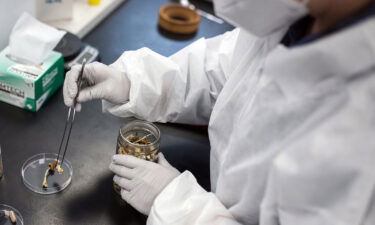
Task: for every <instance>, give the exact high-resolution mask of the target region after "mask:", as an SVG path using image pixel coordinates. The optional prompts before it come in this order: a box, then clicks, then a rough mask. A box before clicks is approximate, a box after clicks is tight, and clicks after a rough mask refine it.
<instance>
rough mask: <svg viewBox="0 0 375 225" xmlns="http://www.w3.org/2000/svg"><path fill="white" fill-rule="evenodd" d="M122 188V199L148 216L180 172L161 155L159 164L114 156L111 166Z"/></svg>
mask: <svg viewBox="0 0 375 225" xmlns="http://www.w3.org/2000/svg"><path fill="white" fill-rule="evenodd" d="M109 168H110V170H112V171H113V172H114V173H115V174H116V175H115V176H114V178H113V181H114V182H115V183H116V184H118V185H119V186H120V187H121V197H122V198H123V199H124V200H125V201H126V202H128V203H129V204H130V205H131V206H133V207H134V208H135V209H137V210H138V211H139V212H141V213H143V214H145V215H148V214H149V213H150V210H151V207H152V204H153V203H154V200H155V198H156V197H157V196H158V195H159V194H160V193H161V191H162V190H163V189H164V188H165V187H166V186H167V185H168V184H169V183H170V182H171V181H172V180H173V179H174V178H176V177H177V176H178V175H180V172H179V171H178V170H177V169H175V168H174V167H173V166H171V165H170V164H169V163H168V161H167V160H166V159H165V158H164V155H163V154H161V153H159V160H158V163H153V162H149V161H146V160H143V159H138V158H136V157H134V156H129V155H114V156H113V158H112V163H111V165H110V166H109Z"/></svg>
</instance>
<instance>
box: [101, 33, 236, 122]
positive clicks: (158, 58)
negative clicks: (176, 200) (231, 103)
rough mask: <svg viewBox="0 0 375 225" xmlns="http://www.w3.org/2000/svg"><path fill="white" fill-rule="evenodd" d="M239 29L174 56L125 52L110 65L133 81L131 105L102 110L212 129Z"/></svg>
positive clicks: (147, 51)
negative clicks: (212, 119) (216, 105)
mask: <svg viewBox="0 0 375 225" xmlns="http://www.w3.org/2000/svg"><path fill="white" fill-rule="evenodd" d="M238 33H239V30H238V29H235V30H233V31H231V32H227V33H225V34H222V35H219V36H216V37H214V38H210V39H207V40H206V39H204V38H201V39H199V40H197V41H196V42H194V43H192V44H191V45H189V46H187V47H186V48H184V49H182V50H180V51H179V52H177V53H176V54H174V55H172V56H170V57H164V56H162V55H159V54H157V53H155V52H153V51H151V50H150V49H148V48H142V49H139V50H137V51H126V52H125V53H123V55H122V56H121V57H120V58H119V59H118V60H117V61H116V62H115V63H113V64H112V65H111V66H112V67H114V68H116V69H118V70H120V71H123V72H125V73H126V75H127V76H128V78H129V80H130V83H131V88H130V96H129V102H127V103H126V104H122V105H113V104H110V103H109V102H106V101H103V111H108V112H110V113H112V114H114V115H116V116H120V117H131V116H134V117H137V118H140V119H144V120H148V121H152V122H178V123H189V124H204V125H206V124H208V119H209V117H210V114H211V111H212V108H213V105H214V104H215V101H216V98H217V96H218V95H219V93H220V91H221V89H222V88H223V86H224V84H225V82H226V80H227V78H228V76H229V74H230V69H231V59H232V54H233V50H234V48H235V44H236V40H237V36H238Z"/></svg>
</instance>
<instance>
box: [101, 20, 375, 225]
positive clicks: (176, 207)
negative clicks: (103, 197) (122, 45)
mask: <svg viewBox="0 0 375 225" xmlns="http://www.w3.org/2000/svg"><path fill="white" fill-rule="evenodd" d="M281 37H282V35H281V34H274V35H272V36H269V37H267V38H263V39H258V38H256V37H254V36H252V35H249V34H247V33H246V32H244V31H240V30H238V29H236V30H234V31H232V32H228V33H226V34H224V35H220V36H217V37H214V38H211V39H207V40H205V39H200V40H198V41H196V42H195V43H193V44H191V45H190V46H188V47H186V48H185V49H183V50H181V51H179V52H177V53H176V54H175V55H172V56H171V57H169V58H168V57H163V56H161V55H158V54H157V53H155V52H152V51H151V50H149V49H147V48H143V49H140V50H138V51H128V52H125V53H124V54H123V55H122V56H121V57H120V58H119V59H118V60H117V61H116V62H115V63H114V64H113V66H114V67H115V68H117V69H119V70H121V71H123V72H126V73H127V75H128V76H129V79H130V81H131V89H130V100H129V102H128V103H127V104H124V105H112V104H109V103H108V102H104V103H103V107H104V110H106V111H109V112H110V113H112V114H114V115H117V116H122V117H127V116H136V117H138V118H142V119H145V120H149V121H158V122H179V123H189V124H209V137H210V143H211V184H212V192H206V191H205V190H204V189H202V188H201V187H200V186H199V185H198V183H197V182H196V180H195V179H194V177H193V175H192V174H191V173H190V172H188V171H185V172H184V173H182V174H181V175H180V176H178V177H177V178H175V179H174V180H173V181H172V182H171V183H170V184H169V185H168V186H167V187H166V188H165V189H164V190H163V191H162V193H161V194H160V195H159V196H158V197H157V198H156V200H155V202H154V205H153V207H152V209H151V213H150V215H149V218H148V221H147V223H148V224H152V225H156V224H158V225H159V224H160V225H168V224H176V225H177V224H178V225H184V224H186V225H192V224H202V225H203V224H204V225H207V224H258V223H259V224H261V225H276V224H283V225H301V224H303V225H325V224H327V225H333V224H334V225H359V224H362V225H370V224H374V221H375V38H374V37H375V19H369V20H367V21H365V22H363V23H361V24H359V25H356V26H354V27H350V28H348V29H346V30H343V31H341V32H338V33H336V34H334V35H332V36H329V37H327V38H324V39H321V40H319V41H317V42H313V43H310V44H307V45H304V46H300V47H296V48H292V49H287V48H285V47H283V46H281V45H278V43H279V41H280V39H281ZM176 151H178V149H176Z"/></svg>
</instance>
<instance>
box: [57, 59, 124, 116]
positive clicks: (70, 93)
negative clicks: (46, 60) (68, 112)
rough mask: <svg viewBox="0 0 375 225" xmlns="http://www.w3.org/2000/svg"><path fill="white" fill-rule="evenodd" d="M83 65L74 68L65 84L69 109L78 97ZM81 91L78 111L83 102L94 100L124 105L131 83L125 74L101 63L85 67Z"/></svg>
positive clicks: (65, 99) (77, 106)
mask: <svg viewBox="0 0 375 225" xmlns="http://www.w3.org/2000/svg"><path fill="white" fill-rule="evenodd" d="M80 71H81V65H76V66H73V67H72V69H71V70H70V71H69V72H68V73H67V74H66V77H65V82H64V90H63V91H64V102H65V105H67V106H68V107H71V106H73V104H74V98H75V97H76V96H77V90H78V85H77V79H78V75H79V73H80ZM82 79H83V80H82V81H83V84H85V85H84V86H82V88H81V91H80V93H79V95H78V98H77V105H76V110H78V111H80V110H81V104H80V103H82V102H86V101H90V100H93V99H104V100H107V101H109V102H111V103H113V104H122V103H125V102H126V101H128V100H129V89H130V81H129V79H128V77H127V76H126V74H125V73H123V72H120V71H118V70H115V69H113V68H111V67H109V66H107V65H104V64H102V63H99V62H93V63H90V64H87V65H86V66H85V70H84V72H83V75H82Z"/></svg>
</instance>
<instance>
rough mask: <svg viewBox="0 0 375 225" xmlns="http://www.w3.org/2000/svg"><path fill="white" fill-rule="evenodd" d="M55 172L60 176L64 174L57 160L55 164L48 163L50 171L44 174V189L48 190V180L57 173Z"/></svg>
mask: <svg viewBox="0 0 375 225" xmlns="http://www.w3.org/2000/svg"><path fill="white" fill-rule="evenodd" d="M55 170H56V171H57V172H58V173H59V174H62V173H63V172H64V170H63V169H62V168H61V165H60V164H59V163H58V162H57V160H55V161H54V162H53V163H48V169H47V170H46V172H45V174H44V179H43V183H42V186H43V188H48V182H47V178H48V176H50V175H51V176H52V175H53V174H54V173H55Z"/></svg>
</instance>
